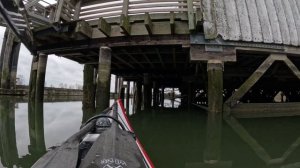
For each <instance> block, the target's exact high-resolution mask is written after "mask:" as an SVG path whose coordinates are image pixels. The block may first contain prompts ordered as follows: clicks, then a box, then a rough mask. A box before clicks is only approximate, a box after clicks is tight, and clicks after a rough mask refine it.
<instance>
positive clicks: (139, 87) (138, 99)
mask: <svg viewBox="0 0 300 168" xmlns="http://www.w3.org/2000/svg"><path fill="white" fill-rule="evenodd" d="M141 108H142V84H141V82H139V81H138V82H137V83H136V111H140V110H141Z"/></svg>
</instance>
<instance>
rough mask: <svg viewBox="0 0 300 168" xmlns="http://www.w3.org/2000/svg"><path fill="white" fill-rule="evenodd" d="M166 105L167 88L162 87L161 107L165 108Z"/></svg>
mask: <svg viewBox="0 0 300 168" xmlns="http://www.w3.org/2000/svg"><path fill="white" fill-rule="evenodd" d="M164 104H165V87H164V86H162V87H161V96H160V106H161V107H164Z"/></svg>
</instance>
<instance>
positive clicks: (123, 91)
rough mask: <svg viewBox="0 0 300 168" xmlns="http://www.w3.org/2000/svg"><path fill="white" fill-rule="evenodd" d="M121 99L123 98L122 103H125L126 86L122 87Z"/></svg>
mask: <svg viewBox="0 0 300 168" xmlns="http://www.w3.org/2000/svg"><path fill="white" fill-rule="evenodd" d="M119 99H121V101H122V103H123V104H124V99H125V88H124V87H121V88H120V94H119Z"/></svg>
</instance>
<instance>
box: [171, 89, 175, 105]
mask: <svg viewBox="0 0 300 168" xmlns="http://www.w3.org/2000/svg"><path fill="white" fill-rule="evenodd" d="M171 102H172V108H174V103H175V89H174V88H172V98H171Z"/></svg>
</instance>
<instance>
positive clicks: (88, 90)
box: [82, 64, 95, 109]
mask: <svg viewBox="0 0 300 168" xmlns="http://www.w3.org/2000/svg"><path fill="white" fill-rule="evenodd" d="M82 108H84V109H86V108H95V85H94V67H93V65H88V64H86V65H84V69H83V100H82Z"/></svg>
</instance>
